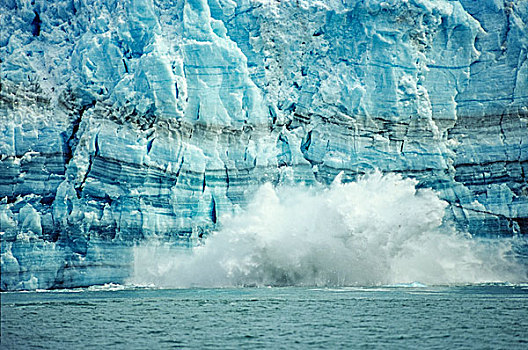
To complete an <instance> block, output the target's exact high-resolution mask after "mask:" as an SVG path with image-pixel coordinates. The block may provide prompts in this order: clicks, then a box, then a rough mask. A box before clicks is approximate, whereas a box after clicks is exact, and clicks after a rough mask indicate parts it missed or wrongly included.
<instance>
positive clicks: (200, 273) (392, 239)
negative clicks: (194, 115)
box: [131, 172, 526, 288]
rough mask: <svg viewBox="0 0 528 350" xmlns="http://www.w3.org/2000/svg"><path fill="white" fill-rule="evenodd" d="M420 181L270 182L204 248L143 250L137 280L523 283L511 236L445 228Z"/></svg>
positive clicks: (189, 283) (437, 204) (440, 206)
mask: <svg viewBox="0 0 528 350" xmlns="http://www.w3.org/2000/svg"><path fill="white" fill-rule="evenodd" d="M415 185H416V181H414V180H411V179H402V178H401V177H400V176H398V175H394V174H388V175H381V174H380V173H379V172H376V173H373V174H371V175H369V176H366V177H364V178H362V179H360V180H359V181H357V182H354V183H348V184H342V183H341V182H340V181H339V179H338V180H337V181H335V182H334V184H332V185H331V186H330V187H329V188H326V189H323V188H308V187H305V186H298V187H278V188H274V187H273V186H272V185H270V184H265V185H263V186H262V187H261V188H260V189H259V190H258V191H257V193H256V195H255V197H254V199H253V200H252V201H251V203H250V204H249V206H248V207H247V209H246V210H245V211H243V212H241V213H238V214H235V215H231V216H227V217H223V218H222V223H223V224H222V227H221V228H220V229H219V230H218V231H217V232H214V233H212V234H211V235H210V237H209V238H208V239H207V241H206V243H205V244H204V245H203V246H199V247H196V248H194V249H193V250H192V251H178V250H174V249H170V248H167V247H163V246H159V245H147V246H142V247H138V248H137V249H136V252H135V259H136V268H135V275H134V277H133V279H132V281H131V282H132V283H135V284H143V285H144V284H154V285H156V286H159V287H169V288H172V287H177V288H185V287H228V286H248V285H249V286H265V285H274V286H277V285H297V286H358V285H359V286H370V285H383V284H398V283H411V282H415V281H419V282H421V283H425V284H430V285H433V284H453V283H482V282H499V281H509V282H520V281H526V268H525V267H524V266H523V265H522V264H518V263H516V262H515V261H513V260H512V259H509V258H508V253H509V252H511V249H512V247H511V244H512V241H511V240H489V241H488V242H487V243H483V242H482V241H477V240H474V239H471V238H469V237H467V236H465V235H462V234H459V233H457V232H455V231H454V230H453V229H449V228H446V227H445V225H442V219H443V215H444V209H445V207H446V203H445V202H444V201H442V200H440V199H439V198H438V196H437V195H436V193H435V192H434V191H432V190H428V189H420V190H416V188H415Z"/></svg>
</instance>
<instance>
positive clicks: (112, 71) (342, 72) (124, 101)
mask: <svg viewBox="0 0 528 350" xmlns="http://www.w3.org/2000/svg"><path fill="white" fill-rule="evenodd" d="M527 24H528V2H527V1H523V0H517V1H502V0H479V1H474V0H459V1H447V0H446V1H429V0H387V1H382V0H367V1H359V0H318V1H309V0H297V1H295V0H289V1H288V0H286V1H285V0H283V1H273V0H236V1H235V0H172V1H170V0H167V1H162V0H123V1H118V0H64V1H46V0H40V1H39V0H33V1H29V0H3V1H2V2H1V4H0V135H1V136H0V198H1V202H0V237H1V259H2V260H1V269H2V270H1V272H2V278H1V289H2V290H11V289H34V288H59V287H72V286H82V285H90V284H96V283H105V282H119V281H122V280H123V279H124V278H126V277H127V276H128V274H129V273H130V261H131V246H132V245H134V244H135V243H137V242H139V241H142V240H146V239H153V240H162V241H170V242H171V243H172V244H176V245H180V246H182V247H188V246H192V245H194V244H196V242H197V241H198V240H200V239H201V238H202V237H203V236H204V235H207V233H208V232H209V230H211V229H212V228H214V227H215V225H217V223H218V221H219V220H220V217H221V215H222V214H223V213H226V212H231V211H233V210H236V208H238V207H243V206H244V205H245V203H246V202H247V199H248V197H249V196H250V195H251V194H252V193H253V192H254V191H255V190H256V189H257V188H258V185H259V184H262V183H265V182H271V183H289V182H291V183H299V182H304V183H307V184H310V183H315V182H320V183H330V182H331V181H333V179H334V178H335V176H336V175H337V174H338V173H340V172H342V171H343V172H344V174H343V179H344V181H353V180H354V179H356V178H357V177H358V176H359V175H361V174H364V173H366V172H369V171H371V170H372V169H379V170H380V171H382V172H396V173H401V174H402V175H403V176H405V177H412V178H415V179H417V180H418V181H419V186H422V187H431V188H433V189H435V190H436V191H438V192H439V193H440V196H441V198H442V199H444V200H445V201H447V202H448V203H449V206H448V207H447V209H446V216H445V218H446V220H454V222H456V224H457V226H458V228H459V230H462V231H468V232H470V233H473V234H481V235H497V234H499V235H515V234H526V233H528V184H527V175H526V174H528V127H527V121H528V59H527V58H528V29H527V26H526V25H527Z"/></svg>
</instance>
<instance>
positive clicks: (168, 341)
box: [1, 285, 528, 349]
mask: <svg viewBox="0 0 528 350" xmlns="http://www.w3.org/2000/svg"><path fill="white" fill-rule="evenodd" d="M1 301H2V324H1V330H2V337H1V344H2V348H3V349H26V348H41V349H64V348H98V349H99V348H102V347H105V348H126V349H146V348H195V349H198V348H200V349H208V348H209V349H212V348H222V349H239V348H244V349H256V348H288V349H289V348H297V349H305V348H317V349H336V348H348V349H350V348H369V349H370V348H420V349H424V348H430V349H433V348H438V349H446V348H449V349H451V348H458V349H460V348H479V349H484V348H489V349H526V348H528V327H527V325H528V285H515V286H512V285H473V286H457V287H417V288H415V287H378V288H375V287H372V288H336V289H332V288H300V287H296V288H293V287H291V288H226V289H138V288H123V287H120V286H110V287H107V288H100V289H98V288H90V289H78V290H70V291H54V292H13V293H2V294H1Z"/></svg>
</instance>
